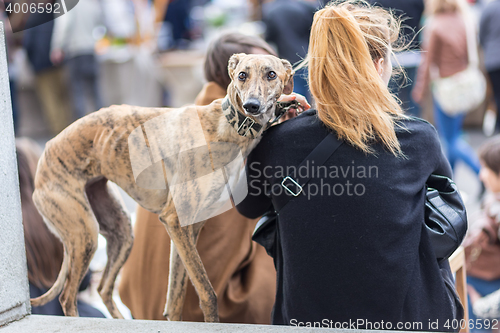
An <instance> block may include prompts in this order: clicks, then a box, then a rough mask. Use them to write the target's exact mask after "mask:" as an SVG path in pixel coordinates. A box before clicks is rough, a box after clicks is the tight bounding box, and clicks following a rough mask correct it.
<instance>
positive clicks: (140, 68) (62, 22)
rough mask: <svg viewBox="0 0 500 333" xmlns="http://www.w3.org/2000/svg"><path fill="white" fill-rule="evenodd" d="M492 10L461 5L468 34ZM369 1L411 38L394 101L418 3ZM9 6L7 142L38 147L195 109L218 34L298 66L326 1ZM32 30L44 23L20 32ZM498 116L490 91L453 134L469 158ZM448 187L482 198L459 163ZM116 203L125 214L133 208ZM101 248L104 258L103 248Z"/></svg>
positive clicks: (95, 0) (416, 32) (474, 205)
mask: <svg viewBox="0 0 500 333" xmlns="http://www.w3.org/2000/svg"><path fill="white" fill-rule="evenodd" d="M68 1H70V0H68ZM492 1H498V0H470V1H468V7H467V11H468V12H469V13H470V14H471V15H470V21H471V22H470V23H471V24H472V25H473V26H474V27H475V28H476V31H479V22H480V17H481V15H482V13H483V9H484V7H485V6H487V5H488V3H489V2H492ZM28 2H29V1H28ZM33 2H35V3H40V2H43V3H44V4H51V5H52V4H54V5H55V3H57V1H53V0H42V1H33ZM371 2H379V3H380V5H382V6H388V7H389V8H391V9H392V10H394V12H395V13H396V14H397V15H399V16H402V17H404V18H406V20H405V24H406V25H407V28H406V29H404V30H403V33H404V34H407V35H408V36H410V35H411V36H414V38H415V39H414V42H413V43H412V45H411V49H410V50H409V51H410V53H411V56H410V57H402V58H400V59H399V60H400V61H399V63H400V64H401V66H403V68H404V69H406V70H407V74H408V78H409V80H407V81H405V82H396V81H395V82H393V83H392V85H391V88H392V89H394V91H395V92H397V91H399V89H400V88H401V87H405V88H407V87H410V88H411V85H412V79H413V80H414V72H415V71H416V70H417V68H418V66H419V62H420V40H422V38H423V35H424V34H425V22H426V12H425V11H424V5H425V1H424V0H415V1H414V0H392V1H383V0H380V1H371ZM9 4H11V5H12V3H11V2H10V1H9V0H5V1H1V0H0V15H1V19H2V21H3V22H4V24H5V27H6V37H7V47H8V63H9V81H10V85H11V95H12V106H13V115H14V125H15V133H16V136H17V137H28V138H32V139H34V140H35V141H36V142H37V143H38V144H40V145H41V146H42V147H43V145H44V144H45V143H46V142H47V141H48V140H50V139H51V138H52V137H54V136H55V135H57V134H58V133H59V132H60V131H61V130H62V129H64V128H65V127H66V126H67V125H69V124H70V123H71V122H73V121H75V120H76V119H78V118H80V117H82V116H84V115H85V114H88V113H90V112H93V111H95V110H98V109H99V108H101V107H105V106H109V105H112V104H132V105H140V106H150V107H162V106H169V107H180V106H183V105H185V104H191V103H193V102H194V99H195V97H196V95H197V94H198V93H199V91H200V90H201V88H202V86H203V84H204V83H205V82H204V79H203V60H204V53H205V50H206V48H207V46H208V44H209V42H210V41H211V40H212V39H213V38H214V37H216V36H218V35H220V34H221V33H223V32H227V31H238V32H241V33H244V34H249V35H258V36H261V37H263V38H264V39H266V40H267V41H268V42H269V43H270V44H271V45H273V46H274V47H275V48H276V49H277V51H278V54H279V55H280V57H282V58H287V59H288V60H289V61H291V62H292V64H297V63H298V62H299V61H300V60H301V59H303V58H304V57H305V56H306V53H307V45H308V36H309V28H310V24H311V23H312V15H313V13H314V11H315V10H316V9H317V8H320V7H321V6H323V5H324V4H325V1H318V0H274V1H273V0H154V1H152V0H81V1H79V2H78V4H77V5H76V6H75V7H74V8H73V9H72V10H70V11H69V12H68V13H67V14H65V15H63V16H61V17H58V18H57V19H55V20H50V19H51V17H53V16H51V15H53V14H52V13H46V12H44V13H34V14H31V13H26V14H23V13H19V14H17V15H11V17H10V19H8V18H7V13H6V11H5V10H6V8H8V6H9ZM292 4H293V5H292ZM47 20H48V22H47ZM38 22H46V23H43V24H39V25H37V26H35V27H33V28H30V29H26V30H22V29H23V27H25V26H33V25H36V24H37V23H38ZM410 28H411V29H410ZM20 30H21V31H20ZM13 31H19V32H15V33H14V32H13ZM304 36H305V37H304ZM408 36H407V37H408ZM411 38H413V37H411ZM407 39H408V38H407ZM478 48H479V50H480V55H481V54H482V52H481V48H480V46H479V45H478ZM406 52H408V51H406ZM499 56H500V55H499ZM480 58H481V62H482V63H483V60H482V57H481V56H480ZM397 63H398V62H396V61H395V62H394V64H397ZM412 73H413V74H412ZM485 73H486V70H485ZM305 74H306V72H304V71H303V70H302V71H301V72H299V73H298V74H297V75H296V78H295V85H296V91H297V92H300V93H301V94H304V95H306V96H308V97H309V98H311V97H310V96H309V95H308V90H307V81H306V80H305V79H304V76H305ZM401 93H403V92H402V91H401ZM427 96H428V97H427V99H426V100H425V101H424V103H422V108H420V109H418V110H416V109H412V108H411V107H409V106H408V105H407V104H405V107H407V109H408V112H409V113H410V114H413V115H416V116H419V117H422V118H424V119H426V120H428V121H429V122H431V123H434V116H433V107H432V101H431V98H430V96H429V94H427ZM400 98H401V99H402V101H403V102H404V103H410V102H411V101H409V100H408V99H409V96H406V97H405V96H403V95H400ZM405 99H406V100H405ZM312 102H313V101H312ZM496 110H497V109H496V106H495V103H494V98H493V92H492V89H491V87H490V88H489V89H488V94H487V98H486V100H485V101H484V103H483V104H482V105H481V106H479V107H478V108H477V109H475V110H473V111H471V112H469V113H468V114H467V116H466V118H465V121H464V127H463V130H462V131H461V134H460V135H461V137H462V138H463V139H464V140H465V141H466V142H467V143H468V144H470V146H471V147H472V148H473V149H474V150H477V148H478V147H479V146H480V145H481V144H482V143H483V142H484V141H485V140H486V139H487V137H488V136H491V135H493V134H494V133H495V119H496ZM454 178H455V181H456V182H457V184H458V186H459V188H460V190H461V191H462V193H463V195H464V198H465V200H466V204H467V206H468V208H469V214H474V212H475V211H476V210H477V209H478V208H479V203H480V198H481V195H482V192H483V188H482V186H481V182H480V181H479V179H478V176H477V174H476V172H474V171H473V170H471V169H470V168H469V167H468V166H466V165H465V164H462V163H461V162H459V163H457V166H456V168H455V177H454ZM124 198H125V200H126V203H127V207H128V208H129V210H130V212H131V213H132V215H133V212H134V210H135V207H136V205H135V203H134V202H132V201H131V199H128V198H127V197H126V196H124ZM101 241H102V240H101ZM99 247H100V249H103V245H101V244H100V246H99ZM102 255H104V256H105V254H103V253H102V251H101V252H98V253H97V255H96V263H95V264H94V267H93V269H94V270H97V271H98V270H99V269H100V268H101V266H103V263H101V261H102V260H104V259H105V258H104V259H102V258H100V256H102ZM100 260H101V261H100ZM101 269H102V268H101ZM94 296H95V295H94ZM100 309H102V307H100Z"/></svg>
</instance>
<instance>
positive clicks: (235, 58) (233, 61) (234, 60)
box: [227, 53, 246, 80]
mask: <svg viewBox="0 0 500 333" xmlns="http://www.w3.org/2000/svg"><path fill="white" fill-rule="evenodd" d="M244 56H246V54H245V53H236V54H233V55H232V56H231V58H229V62H228V63H227V71H228V73H229V78H230V79H231V80H232V79H233V74H234V70H235V69H236V66H238V63H239V62H240V60H241V59H242V58H243V57H244Z"/></svg>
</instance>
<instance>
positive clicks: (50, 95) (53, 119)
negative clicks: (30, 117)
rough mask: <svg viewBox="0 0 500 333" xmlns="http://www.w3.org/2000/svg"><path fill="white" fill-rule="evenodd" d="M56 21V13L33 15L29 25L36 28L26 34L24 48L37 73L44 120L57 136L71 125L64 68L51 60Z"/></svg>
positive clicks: (37, 85) (37, 88)
mask: <svg viewBox="0 0 500 333" xmlns="http://www.w3.org/2000/svg"><path fill="white" fill-rule="evenodd" d="M53 18H54V15H53V13H48V12H42V13H38V12H36V13H33V14H30V16H29V18H28V21H27V23H26V25H27V26H31V27H33V28H30V29H27V30H26V31H25V32H24V37H23V47H24V48H25V50H26V54H27V56H28V60H29V62H30V63H31V65H32V67H33V70H34V72H35V87H36V92H37V95H38V98H39V99H40V101H41V103H42V107H43V111H44V113H45V119H46V121H47V122H48V125H49V128H50V130H51V134H52V135H54V136H55V135H57V134H58V133H59V132H60V131H62V130H63V129H64V128H65V127H66V126H68V125H69V123H70V113H69V110H70V108H69V107H70V103H69V97H68V89H67V84H66V82H65V78H64V74H63V69H62V68H61V67H56V66H54V64H53V63H52V61H51V60H50V43H51V39H52V31H53V29H54V21H53ZM40 22H45V23H42V24H40ZM38 24H39V25H38Z"/></svg>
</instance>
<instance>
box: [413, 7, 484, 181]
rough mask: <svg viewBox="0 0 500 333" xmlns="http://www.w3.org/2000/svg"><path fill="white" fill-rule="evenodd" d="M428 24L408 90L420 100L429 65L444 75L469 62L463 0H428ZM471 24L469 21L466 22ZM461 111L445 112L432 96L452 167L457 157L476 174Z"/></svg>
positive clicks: (477, 166) (476, 165)
mask: <svg viewBox="0 0 500 333" xmlns="http://www.w3.org/2000/svg"><path fill="white" fill-rule="evenodd" d="M427 8H428V12H429V14H430V20H429V22H430V23H429V24H428V25H427V27H426V31H425V34H424V41H423V51H424V52H423V53H422V63H421V65H420V68H419V69H418V75H417V80H416V82H415V87H414V89H413V92H412V96H413V99H414V100H415V102H417V103H421V102H422V100H423V97H424V92H425V91H426V88H427V87H428V86H429V84H430V83H431V68H433V67H434V68H436V69H437V70H438V72H439V77H441V78H445V77H449V76H452V75H454V74H456V73H458V72H461V71H463V70H465V69H466V68H467V66H468V65H469V59H468V58H469V57H468V54H467V37H466V36H467V33H466V27H465V24H466V22H465V19H466V17H467V16H466V15H467V12H466V11H467V10H468V8H467V3H466V2H465V0H428V2H427ZM468 23H469V24H471V25H472V23H471V22H468ZM465 111H468V110H464V112H463V113H459V114H456V115H449V114H447V113H445V111H444V110H443V108H442V107H441V105H439V103H438V102H437V100H436V99H435V98H434V119H435V123H436V127H437V129H438V132H439V134H440V135H441V137H442V138H443V139H444V141H445V142H446V152H447V157H448V160H449V162H450V164H451V167H452V168H453V169H454V168H455V164H456V162H457V161H459V160H461V161H463V162H464V163H465V164H467V165H468V166H469V167H470V168H471V169H472V170H473V171H474V172H475V173H476V175H479V169H480V168H481V165H480V163H479V158H478V157H477V155H476V153H475V152H474V150H473V149H472V148H471V147H470V146H469V144H467V143H466V142H465V141H464V140H463V139H462V138H461V136H462V125H463V122H464V118H465V115H466V113H465Z"/></svg>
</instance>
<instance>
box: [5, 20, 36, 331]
mask: <svg viewBox="0 0 500 333" xmlns="http://www.w3.org/2000/svg"><path fill="white" fill-rule="evenodd" d="M0 138H1V140H0V326H2V325H4V324H7V323H9V322H12V321H14V320H18V319H20V318H23V317H24V316H26V315H28V314H29V313H30V303H29V288H28V273H27V266H26V252H25V249H24V234H23V224H22V217H21V200H20V195H19V178H18V174H17V160H16V154H15V142H14V123H13V120H12V105H11V99H10V90H9V75H8V72H7V53H6V47H5V34H4V26H3V23H2V22H0Z"/></svg>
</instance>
